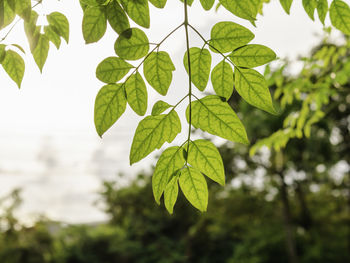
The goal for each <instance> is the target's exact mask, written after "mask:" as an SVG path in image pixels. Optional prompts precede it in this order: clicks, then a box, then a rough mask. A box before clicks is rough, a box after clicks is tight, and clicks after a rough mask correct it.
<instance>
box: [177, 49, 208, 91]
mask: <svg viewBox="0 0 350 263" xmlns="http://www.w3.org/2000/svg"><path fill="white" fill-rule="evenodd" d="M190 59H191V79H192V83H193V84H194V85H195V86H196V87H197V88H198V89H199V90H200V91H203V90H205V88H206V87H207V84H208V80H209V75H210V69H211V55H210V52H209V50H208V49H201V48H198V47H192V48H190ZM183 63H184V65H185V69H186V71H187V73H189V68H188V53H187V52H186V53H185V56H184V59H183Z"/></svg>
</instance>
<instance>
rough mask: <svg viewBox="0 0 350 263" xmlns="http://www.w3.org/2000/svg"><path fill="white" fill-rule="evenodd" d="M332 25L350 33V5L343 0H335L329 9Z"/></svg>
mask: <svg viewBox="0 0 350 263" xmlns="http://www.w3.org/2000/svg"><path fill="white" fill-rule="evenodd" d="M329 16H330V18H331V22H332V25H333V26H334V27H335V28H337V29H339V30H340V31H342V32H343V33H344V34H347V35H350V7H349V6H348V5H347V4H346V3H345V2H343V1H340V0H334V1H333V2H332V4H331V7H330V9H329Z"/></svg>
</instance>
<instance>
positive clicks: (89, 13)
mask: <svg viewBox="0 0 350 263" xmlns="http://www.w3.org/2000/svg"><path fill="white" fill-rule="evenodd" d="M82 28H83V36H84V40H85V42H86V44H89V43H94V42H97V41H99V40H100V39H101V38H102V37H103V35H104V34H105V32H106V29H107V17H106V14H105V12H104V11H103V10H102V9H101V8H100V7H89V8H87V9H86V10H85V12H84V17H83V26H82Z"/></svg>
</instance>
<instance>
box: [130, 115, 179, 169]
mask: <svg viewBox="0 0 350 263" xmlns="http://www.w3.org/2000/svg"><path fill="white" fill-rule="evenodd" d="M180 132H181V122H180V119H179V116H178V115H177V113H176V111H175V110H172V111H170V112H169V113H168V114H162V115H158V116H147V117H146V118H144V119H143V120H142V121H140V123H139V125H138V126H137V129H136V132H135V136H134V139H133V142H132V145H131V151H130V164H133V163H136V162H138V161H140V160H141V159H143V158H145V157H146V156H147V155H148V154H150V153H151V152H153V151H154V150H155V149H159V148H160V147H162V145H163V144H164V143H165V142H169V143H170V142H172V141H173V140H174V139H175V137H176V135H177V134H178V133H180Z"/></svg>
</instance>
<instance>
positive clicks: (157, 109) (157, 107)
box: [152, 100, 172, 116]
mask: <svg viewBox="0 0 350 263" xmlns="http://www.w3.org/2000/svg"><path fill="white" fill-rule="evenodd" d="M171 107H172V106H171V105H170V104H168V103H166V102H165V101H162V100H158V101H157V102H156V103H155V104H154V105H153V108H152V115H153V116H157V115H159V114H162V113H163V112H164V111H166V110H167V109H169V108H171Z"/></svg>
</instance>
